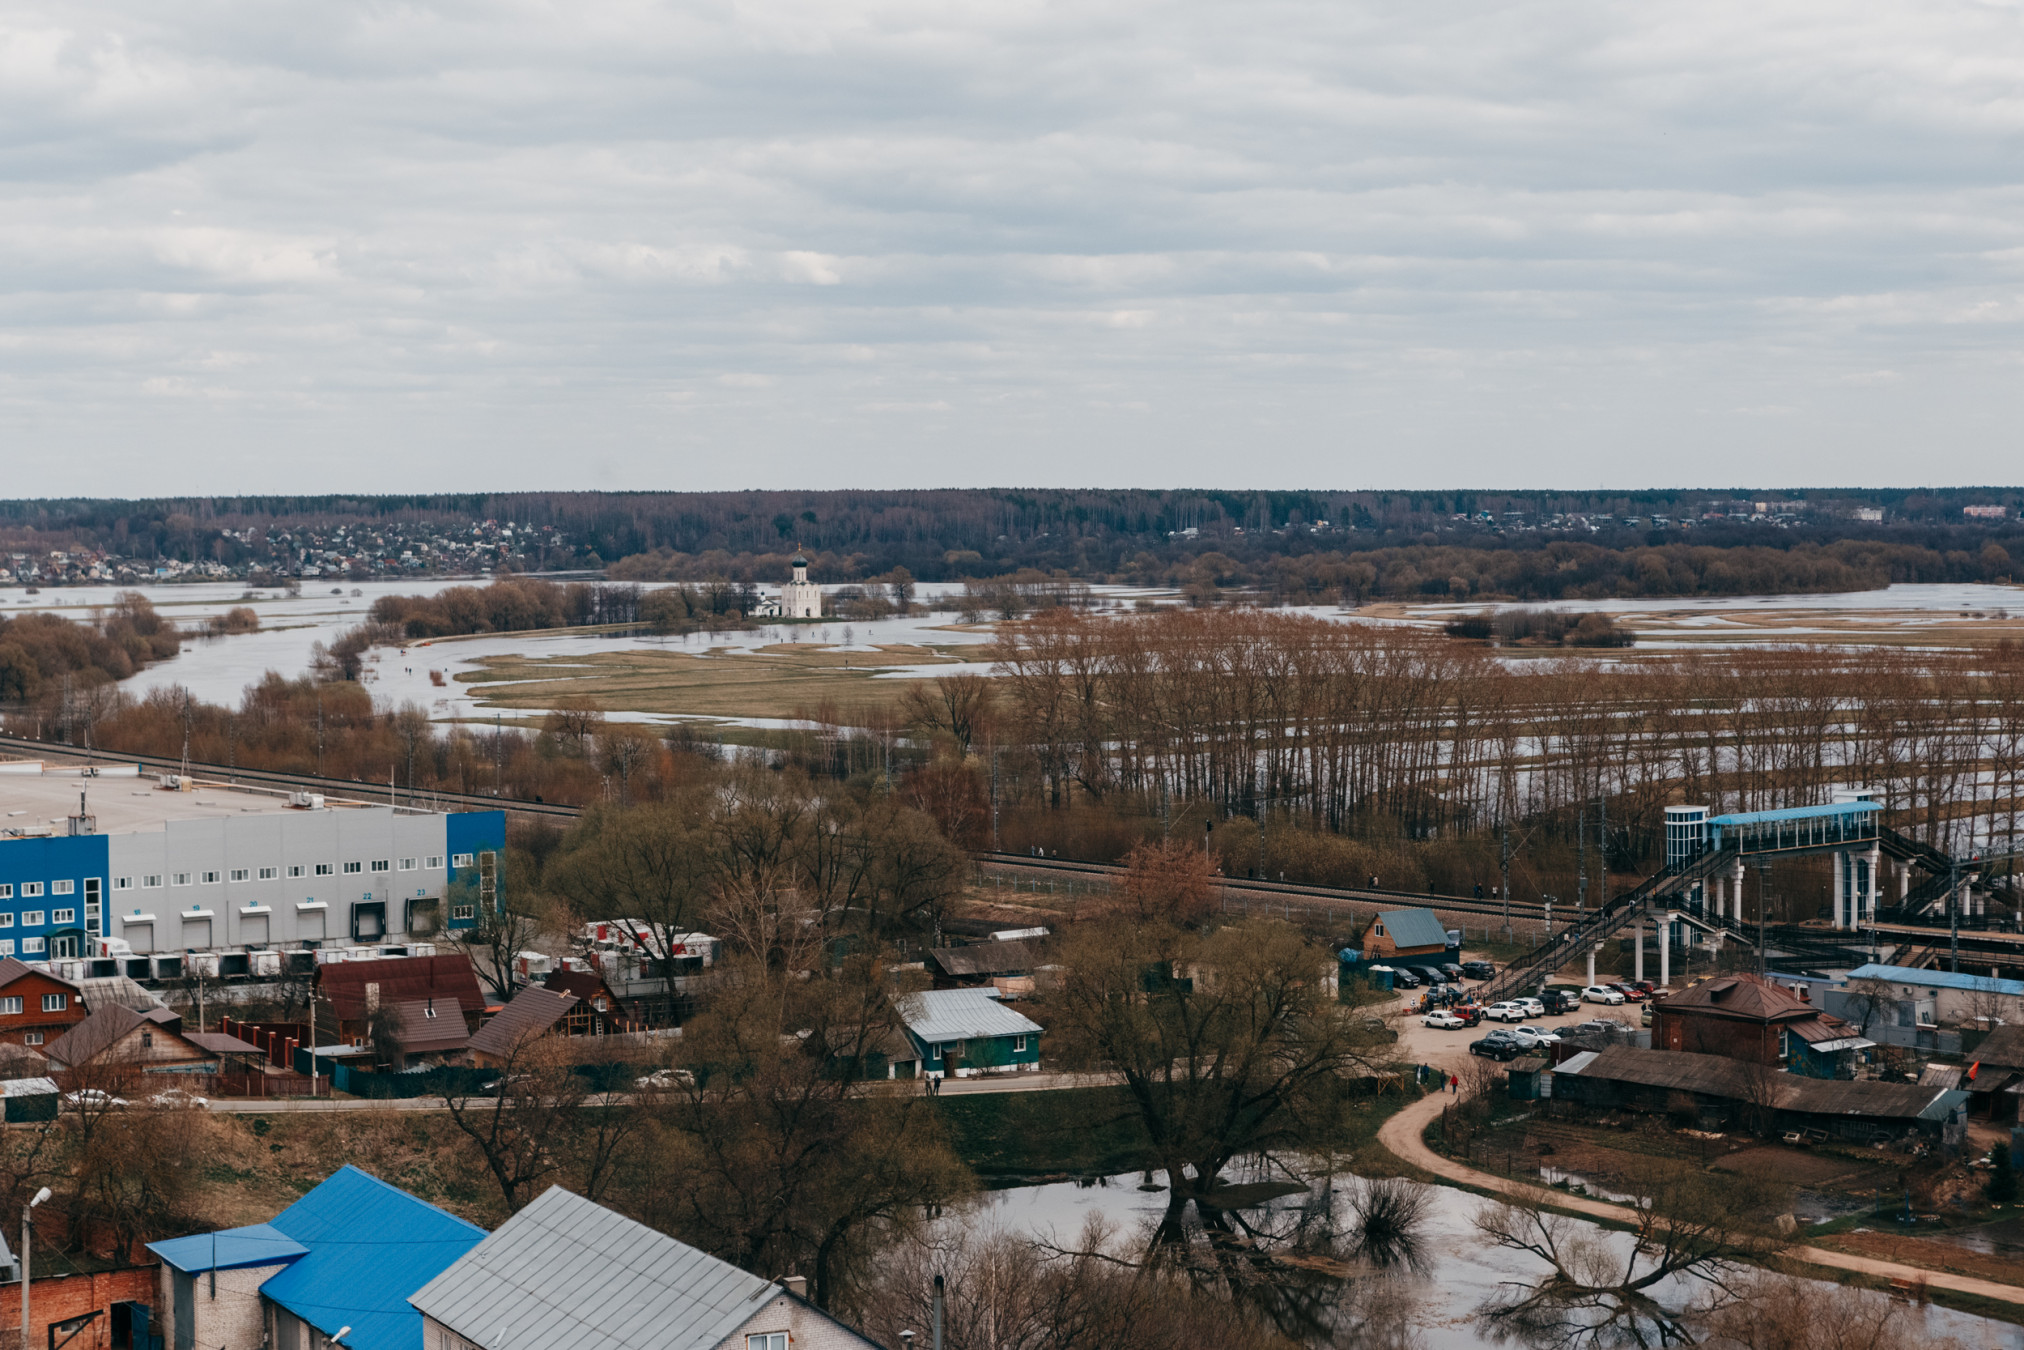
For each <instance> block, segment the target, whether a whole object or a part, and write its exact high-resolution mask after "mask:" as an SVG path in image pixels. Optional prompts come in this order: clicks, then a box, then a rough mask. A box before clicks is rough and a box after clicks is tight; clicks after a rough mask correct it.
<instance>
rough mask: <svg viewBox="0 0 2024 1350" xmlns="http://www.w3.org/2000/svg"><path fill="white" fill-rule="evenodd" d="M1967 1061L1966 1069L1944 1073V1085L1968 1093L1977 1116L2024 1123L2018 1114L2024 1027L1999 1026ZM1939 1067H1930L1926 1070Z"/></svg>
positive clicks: (2023, 1093) (2023, 1097)
mask: <svg viewBox="0 0 2024 1350" xmlns="http://www.w3.org/2000/svg"><path fill="white" fill-rule="evenodd" d="M1968 1058H1969V1061H1970V1062H1969V1063H1968V1064H1967V1066H1966V1067H1955V1068H1951V1069H1947V1070H1945V1071H1944V1072H1945V1073H1946V1074H1948V1075H1949V1078H1948V1079H1947V1080H1946V1082H1945V1085H1946V1086H1948V1087H1958V1088H1961V1089H1963V1090H1964V1091H1966V1092H1967V1094H1968V1099H1969V1101H1970V1102H1971V1103H1972V1104H1973V1107H1974V1110H1975V1114H1977V1115H1987V1116H1989V1117H1990V1118H1991V1119H1993V1120H1995V1121H1997V1122H1998V1123H2000V1124H2006V1125H2016V1124H2019V1123H2024V1114H2020V1113H2019V1111H2018V1106H2019V1104H2020V1103H2024V1026H2001V1027H1997V1028H1996V1029H1995V1030H1994V1031H1992V1032H1990V1033H1989V1035H1988V1037H1987V1038H1986V1039H1984V1040H1983V1042H1982V1043H1981V1044H1980V1045H1978V1046H1976V1047H1975V1048H1974V1049H1973V1050H1972V1051H1970V1052H1969V1055H1968ZM1940 1067H1941V1066H1939V1065H1928V1066H1927V1069H1928V1071H1929V1072H1930V1071H1931V1070H1934V1069H1939V1068H1940ZM1920 1081H1922V1082H1923V1081H1924V1080H1923V1079H1921V1080H1920Z"/></svg>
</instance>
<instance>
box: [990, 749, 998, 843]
mask: <svg viewBox="0 0 2024 1350" xmlns="http://www.w3.org/2000/svg"><path fill="white" fill-rule="evenodd" d="M991 851H992V852H993V853H996V852H997V851H998V747H997V746H995V745H994V746H992V747H991Z"/></svg>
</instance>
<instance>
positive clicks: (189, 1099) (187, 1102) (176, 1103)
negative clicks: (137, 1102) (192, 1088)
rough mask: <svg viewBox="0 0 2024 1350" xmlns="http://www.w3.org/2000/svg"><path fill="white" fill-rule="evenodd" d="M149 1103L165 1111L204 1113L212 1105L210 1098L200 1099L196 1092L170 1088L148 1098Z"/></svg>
mask: <svg viewBox="0 0 2024 1350" xmlns="http://www.w3.org/2000/svg"><path fill="white" fill-rule="evenodd" d="M148 1102H149V1104H150V1105H153V1106H159V1107H162V1108H164V1109H165V1110H191V1111H203V1110H206V1109H208V1108H209V1107H210V1105H211V1103H210V1100H209V1099H208V1098H205V1097H199V1096H198V1095H197V1094H196V1093H194V1092H185V1091H183V1090H182V1089H181V1088H169V1089H168V1090H167V1091H164V1092H157V1093H156V1094H155V1095H154V1096H152V1097H150V1098H148Z"/></svg>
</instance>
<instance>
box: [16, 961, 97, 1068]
mask: <svg viewBox="0 0 2024 1350" xmlns="http://www.w3.org/2000/svg"><path fill="white" fill-rule="evenodd" d="M89 1011H90V1010H89V1009H88V1008H86V1007H85V1002H84V991H83V989H81V988H80V987H78V986H77V985H75V984H72V983H71V982H70V981H69V980H59V979H58V978H56V976H54V975H51V974H50V973H49V972H48V971H47V970H45V969H43V968H41V967H39V966H31V965H29V964H28V963H27V962H25V961H17V960H15V959H14V958H13V957H11V956H9V957H6V958H4V959H0V1041H4V1042H6V1043H7V1044H9V1045H27V1046H41V1045H44V1044H46V1043H48V1042H50V1041H53V1040H55V1039H56V1038H57V1037H59V1036H61V1035H63V1033H64V1032H66V1031H69V1030H70V1029H71V1028H72V1027H74V1026H76V1025H77V1024H78V1023H79V1022H82V1021H83V1020H84V1019H85V1014H86V1013H87V1012H89Z"/></svg>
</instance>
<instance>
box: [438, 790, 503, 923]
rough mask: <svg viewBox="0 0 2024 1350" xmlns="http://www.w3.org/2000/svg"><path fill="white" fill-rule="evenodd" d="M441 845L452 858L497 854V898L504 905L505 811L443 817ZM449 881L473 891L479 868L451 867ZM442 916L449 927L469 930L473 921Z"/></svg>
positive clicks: (466, 812)
mask: <svg viewBox="0 0 2024 1350" xmlns="http://www.w3.org/2000/svg"><path fill="white" fill-rule="evenodd" d="M443 845H444V847H445V848H446V849H448V850H449V855H450V857H452V858H455V857H456V856H457V855H458V854H460V853H468V854H470V855H471V856H472V857H473V858H474V859H475V858H476V857H477V856H478V855H479V854H480V853H484V852H488V851H489V852H493V853H497V854H498V855H499V896H498V898H499V901H500V902H501V903H504V901H505V899H506V813H505V812H504V811H459V812H457V813H455V814H453V815H448V816H445V817H443ZM450 880H451V881H452V882H453V883H455V882H467V883H468V884H469V885H470V886H471V887H472V888H473V889H474V890H475V889H476V887H477V885H478V869H477V868H476V867H475V866H472V867H453V868H452V869H451V871H450ZM443 917H444V920H445V922H446V923H447V924H448V926H449V927H451V928H470V927H472V926H474V924H475V922H476V921H475V920H472V919H456V918H452V917H451V916H450V915H449V914H445V915H444V916H443Z"/></svg>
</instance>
